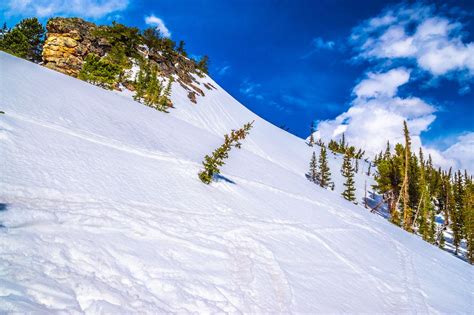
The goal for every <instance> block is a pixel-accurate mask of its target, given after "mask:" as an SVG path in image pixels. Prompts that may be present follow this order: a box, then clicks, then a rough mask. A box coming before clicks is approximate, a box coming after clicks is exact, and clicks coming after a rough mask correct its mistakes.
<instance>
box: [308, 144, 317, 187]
mask: <svg viewBox="0 0 474 315" xmlns="http://www.w3.org/2000/svg"><path fill="white" fill-rule="evenodd" d="M308 179H309V180H310V181H312V182H313V183H316V182H317V181H318V160H316V153H314V151H313V155H312V156H311V161H310V162H309V173H308Z"/></svg>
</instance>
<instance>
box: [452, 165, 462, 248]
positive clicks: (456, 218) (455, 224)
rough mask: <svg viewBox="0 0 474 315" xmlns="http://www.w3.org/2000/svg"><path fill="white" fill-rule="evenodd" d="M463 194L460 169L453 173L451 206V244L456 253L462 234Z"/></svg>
mask: <svg viewBox="0 0 474 315" xmlns="http://www.w3.org/2000/svg"><path fill="white" fill-rule="evenodd" d="M463 195H464V187H463V182H462V175H461V171H458V172H456V173H454V183H453V199H454V204H453V208H452V224H451V228H452V230H453V245H454V248H455V253H456V254H457V253H458V250H459V245H460V242H461V239H462V234H463V226H464V224H463V216H462V212H463Z"/></svg>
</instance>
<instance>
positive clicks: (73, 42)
mask: <svg viewBox="0 0 474 315" xmlns="http://www.w3.org/2000/svg"><path fill="white" fill-rule="evenodd" d="M96 28H97V26H96V25H95V24H93V23H90V22H86V21H84V20H82V19H80V18H60V17H58V18H52V19H50V20H49V21H48V24H47V25H46V29H47V34H46V40H45V43H44V46H43V62H44V65H45V66H46V67H48V68H51V69H54V70H57V71H60V72H62V73H65V74H68V75H71V76H74V77H77V75H78V74H79V71H81V68H82V63H83V61H84V58H85V57H86V56H87V54H89V53H91V52H93V53H96V54H98V55H99V56H102V55H104V54H105V51H106V50H107V48H109V46H110V45H108V43H107V42H106V41H105V40H104V39H100V38H96V37H95V36H94V34H93V31H94V30H95V29H96Z"/></svg>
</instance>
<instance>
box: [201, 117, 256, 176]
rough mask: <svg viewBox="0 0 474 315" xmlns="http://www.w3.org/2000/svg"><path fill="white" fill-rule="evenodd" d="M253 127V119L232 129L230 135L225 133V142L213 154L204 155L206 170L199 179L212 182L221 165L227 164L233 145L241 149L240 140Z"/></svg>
mask: <svg viewBox="0 0 474 315" xmlns="http://www.w3.org/2000/svg"><path fill="white" fill-rule="evenodd" d="M252 127H253V121H252V122H251V123H247V124H245V125H244V126H243V127H242V128H240V129H238V130H232V131H231V133H230V135H224V144H222V145H221V146H220V147H219V148H217V149H216V150H214V152H213V153H212V155H206V156H205V157H204V162H202V164H203V166H204V170H202V171H201V172H199V174H198V175H199V179H200V180H201V181H202V182H203V183H205V184H210V183H211V182H212V180H213V178H214V176H215V175H217V174H219V173H220V169H219V167H221V166H222V165H224V164H225V162H224V160H225V159H227V158H228V157H229V151H230V150H231V149H232V147H236V148H238V149H240V147H241V145H242V144H241V143H240V141H242V140H244V139H245V137H246V136H247V135H248V134H249V132H250V129H252Z"/></svg>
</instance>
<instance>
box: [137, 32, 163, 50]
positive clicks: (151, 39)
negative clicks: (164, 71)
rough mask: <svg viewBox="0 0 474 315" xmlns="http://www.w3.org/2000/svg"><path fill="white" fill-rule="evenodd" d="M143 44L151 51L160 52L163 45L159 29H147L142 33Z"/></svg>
mask: <svg viewBox="0 0 474 315" xmlns="http://www.w3.org/2000/svg"><path fill="white" fill-rule="evenodd" d="M142 38H143V43H144V44H145V45H146V46H147V47H148V49H149V50H160V49H161V43H162V36H161V33H160V31H159V30H158V29H156V28H154V27H150V28H147V29H146V30H144V31H143V33H142Z"/></svg>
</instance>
